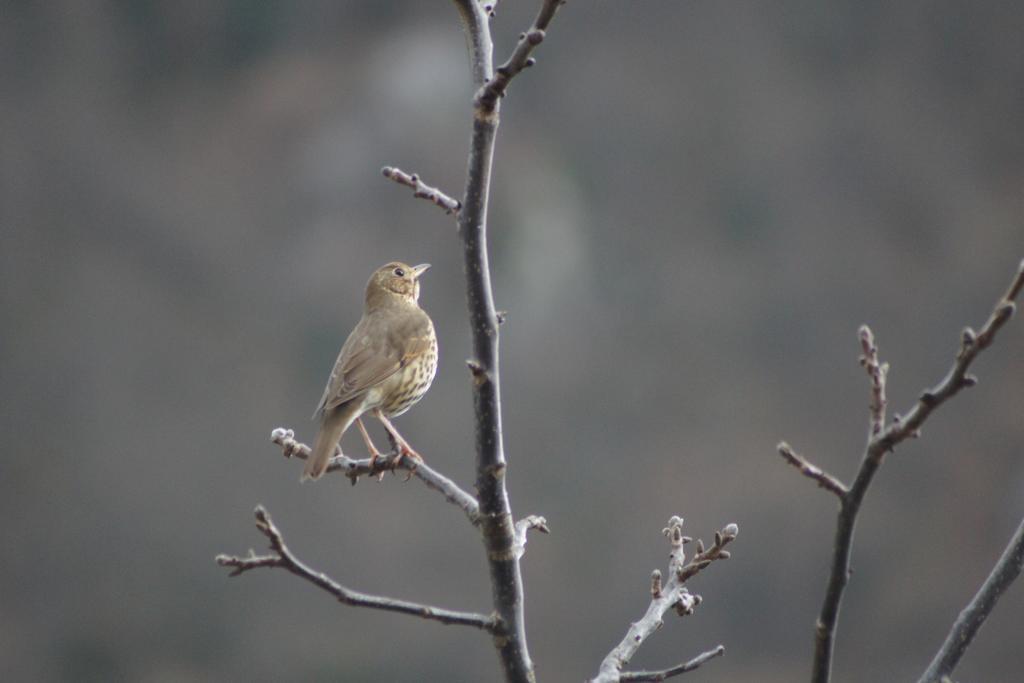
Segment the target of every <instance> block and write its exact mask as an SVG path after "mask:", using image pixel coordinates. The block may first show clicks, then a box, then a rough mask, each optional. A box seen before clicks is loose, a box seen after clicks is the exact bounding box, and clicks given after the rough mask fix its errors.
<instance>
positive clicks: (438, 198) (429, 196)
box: [380, 166, 462, 215]
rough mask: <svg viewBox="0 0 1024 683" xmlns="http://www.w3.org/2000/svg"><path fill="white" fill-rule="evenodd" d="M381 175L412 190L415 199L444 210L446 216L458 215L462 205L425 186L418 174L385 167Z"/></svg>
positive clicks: (434, 188) (439, 191)
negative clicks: (424, 200)
mask: <svg viewBox="0 0 1024 683" xmlns="http://www.w3.org/2000/svg"><path fill="white" fill-rule="evenodd" d="M380 172H381V174H383V176H384V177H385V178H389V179H390V180H394V181H395V182H396V183H398V184H399V185H405V186H406V187H411V188H412V189H413V192H412V196H413V197H416V198H417V199H426V200H427V201H429V202H431V203H433V204H435V205H436V206H438V207H440V208H441V209H443V210H444V212H445V213H446V214H448V215H451V214H453V213H458V212H459V209H461V208H462V203H461V202H460V201H459V200H457V199H452V198H451V197H449V196H448V195H446V194H445V193H444V192H441V190H439V189H437V188H436V187H431V186H430V185H427V184H426V183H424V182H423V181H422V180H420V177H419V175H418V174H416V173H413V174H411V175H410V174H408V173H406V172H405V171H403V170H402V169H400V168H394V167H392V166H385V167H384V168H382V169H381V170H380Z"/></svg>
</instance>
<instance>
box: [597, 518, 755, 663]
mask: <svg viewBox="0 0 1024 683" xmlns="http://www.w3.org/2000/svg"><path fill="white" fill-rule="evenodd" d="M662 533H664V534H665V535H666V536H668V539H669V545H670V546H671V548H672V550H671V553H670V554H669V561H668V575H667V576H668V578H667V579H666V580H663V579H662V574H661V571H659V570H657V569H655V570H654V572H653V573H652V574H651V602H650V605H648V607H647V611H646V612H645V613H644V616H643V617H642V618H641V619H640V620H639V621H637V622H635V623H633V624H631V625H630V627H629V630H628V631H627V632H626V636H625V637H624V638H623V639H622V641H621V642H620V643H619V644H618V645H617V646H615V648H614V649H613V650H612V651H611V652H609V653H608V655H607V656H606V657H605V658H604V660H603V661H602V662H601V668H600V669H599V670H598V672H597V676H596V677H594V678H593V679H591V683H617V682H618V681H663V680H665V679H666V678H671V677H673V676H678V675H680V674H683V673H686V672H687V671H692V670H693V669H696V668H697V667H698V666H700V665H701V664H703V663H704V662H706V661H707V660H709V659H712V658H714V657H717V656H719V655H721V654H723V653H724V652H725V648H724V647H723V646H722V645H719V646H718V647H716V648H713V649H711V650H708V651H707V652H704V653H703V654H701V655H698V656H697V657H695V658H693V659H691V660H689V661H687V662H683V663H682V664H677V665H676V666H673V667H670V668H668V669H662V670H660V671H623V669H624V668H625V667H626V665H627V664H629V661H630V660H631V659H632V658H633V655H635V654H636V652H637V651H638V650H639V649H640V646H641V645H643V644H644V641H645V640H647V638H648V637H650V636H651V634H653V633H654V632H655V631H657V630H658V629H660V628H661V627H662V624H663V623H664V622H663V617H664V616H665V612H667V611H668V610H670V609H674V610H675V611H676V613H677V614H678V615H679V616H687V615H689V614H693V610H694V609H695V608H696V607H697V605H699V604H700V603H701V597H700V596H699V595H694V594H692V593H690V591H689V590H688V589H687V588H686V586H685V585H684V584H685V583H686V581H687V580H689V579H690V578H692V577H693V576H695V575H696V574H698V573H699V572H700V571H702V570H704V569H705V568H707V567H708V566H709V565H710V564H711V563H712V562H714V561H716V560H725V559H728V558H729V551H728V550H725V546H726V545H728V544H729V543H731V542H732V541H733V540H735V539H736V536H737V535H738V534H739V527H738V526H736V525H735V524H729V525H726V527H725V528H724V529H722V530H721V531H716V532H715V540H714V543H712V545H711V547H710V548H707V549H706V550H705V548H704V542H703V541H700V540H698V541H697V548H696V550H697V552H696V554H695V555H694V556H693V558H692V559H691V560H690V561H689V562H687V561H686V553H685V551H684V549H683V546H684V545H685V544H687V543H689V542H690V541H691V540H692V539H690V538H689V537H687V536H683V520H682V518H681V517H672V518H671V519H670V520H669V521H668V527H666V528H665V529H663V530H662Z"/></svg>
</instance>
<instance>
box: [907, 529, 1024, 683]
mask: <svg viewBox="0 0 1024 683" xmlns="http://www.w3.org/2000/svg"><path fill="white" fill-rule="evenodd" d="M1022 568H1024V520H1022V521H1021V523H1020V526H1018V527H1017V531H1016V532H1015V533H1014V534H1013V537H1012V538H1011V539H1010V542H1009V544H1008V545H1007V546H1006V549H1005V550H1004V551H1003V554H1002V556H1001V557H1000V558H999V561H998V562H996V565H995V567H993V568H992V573H991V574H989V575H988V578H986V579H985V583H983V584H982V585H981V588H980V589H978V592H977V594H975V596H974V598H973V599H972V600H971V602H970V603H968V605H967V607H965V608H964V609H963V611H962V612H960V616H958V617H957V619H956V621H955V622H954V623H953V628H952V629H951V630H950V632H949V635H948V636H946V640H945V642H943V643H942V647H940V648H939V651H938V652H937V653H935V658H934V659H933V660H932V662H931V664H930V665H929V666H928V669H927V670H926V671H925V672H924V674H923V675H922V676H921V678H920V679H919V680H918V683H940V681H943V680H948V678H947V677H948V676H950V675H952V673H953V669H955V668H956V666H957V664H959V663H960V658H961V657H963V656H964V653H965V652H967V648H968V647H970V645H971V641H973V640H974V636H976V635H977V634H978V631H979V630H981V626H982V624H984V623H985V620H986V619H988V615H989V614H991V613H992V609H993V608H994V607H995V606H996V603H997V602H999V598H1000V597H1001V596H1002V594H1003V592H1004V591H1005V590H1006V589H1007V588H1009V587H1010V584H1012V583H1013V582H1014V581H1015V580H1016V579H1017V577H1018V576H1020V573H1021V569H1022Z"/></svg>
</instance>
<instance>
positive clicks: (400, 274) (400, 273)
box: [393, 268, 405, 277]
mask: <svg viewBox="0 0 1024 683" xmlns="http://www.w3.org/2000/svg"><path fill="white" fill-rule="evenodd" d="M393 272H394V273H395V275H397V276H398V277H405V269H403V268H395V270H394V271H393Z"/></svg>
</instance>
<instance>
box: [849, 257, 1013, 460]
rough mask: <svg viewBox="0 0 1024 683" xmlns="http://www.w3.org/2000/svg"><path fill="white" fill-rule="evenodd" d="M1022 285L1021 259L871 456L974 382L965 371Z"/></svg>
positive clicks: (914, 432) (1009, 312) (910, 433)
mask: <svg viewBox="0 0 1024 683" xmlns="http://www.w3.org/2000/svg"><path fill="white" fill-rule="evenodd" d="M1022 288H1024V261H1021V262H1020V264H1019V265H1018V266H1017V273H1016V274H1015V276H1014V278H1013V280H1012V281H1011V282H1010V286H1009V287H1008V288H1007V290H1006V294H1004V295H1003V297H1002V298H1001V299H1000V300H999V301H998V302H997V303H996V306H995V308H994V309H993V310H992V313H991V314H990V315H989V317H988V320H986V321H985V325H984V326H983V327H982V328H981V332H975V331H974V330H972V329H971V328H970V327H967V328H964V331H963V333H962V334H961V336H960V350H959V351H958V352H957V354H956V360H955V361H954V363H953V367H951V368H950V369H949V372H948V373H946V376H945V378H943V380H942V381H941V382H939V383H938V384H937V385H935V387H933V388H931V389H926V390H925V391H924V392H922V393H921V396H920V398H918V400H917V403H916V404H915V405H914V407H913V408H911V409H910V412H908V413H907V414H905V415H903V416H902V417H901V418H900V419H899V420H896V421H894V422H893V423H892V424H891V425H889V428H888V429H886V430H885V431H884V432H883V433H882V434H881V435H879V436H878V437H877V438H876V439H874V440H873V441H872V442H871V444H870V448H869V451H870V455H871V457H873V458H877V459H880V458H882V457H883V456H884V455H885V453H886V452H888V451H891V450H892V449H893V448H894V447H895V446H896V445H897V444H899V443H901V442H903V441H905V440H906V439H908V438H911V437H917V436H920V433H921V431H920V430H921V425H922V424H924V421H925V420H927V419H928V416H929V415H931V414H932V412H933V411H934V410H935V409H936V408H938V407H939V406H940V405H942V404H943V403H945V402H946V401H948V400H949V399H951V398H952V397H953V396H955V395H956V394H958V393H959V392H960V390H961V389H965V388H967V387H973V386H974V385H975V384H977V383H978V379H977V377H974V376H973V375H968V374H967V370H968V369H969V368H970V366H971V363H973V362H974V359H975V358H977V357H978V354H979V353H981V352H982V351H983V350H985V349H987V348H988V347H989V346H990V345H991V344H992V342H993V340H994V339H995V337H996V334H997V333H998V332H999V330H1001V329H1002V327H1003V325H1005V324H1006V323H1007V321H1008V320H1009V319H1010V318H1011V317H1012V316H1013V312H1014V310H1015V308H1016V304H1015V303H1014V302H1015V301H1016V299H1017V297H1018V296H1019V295H1020V291H1021V289H1022Z"/></svg>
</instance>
